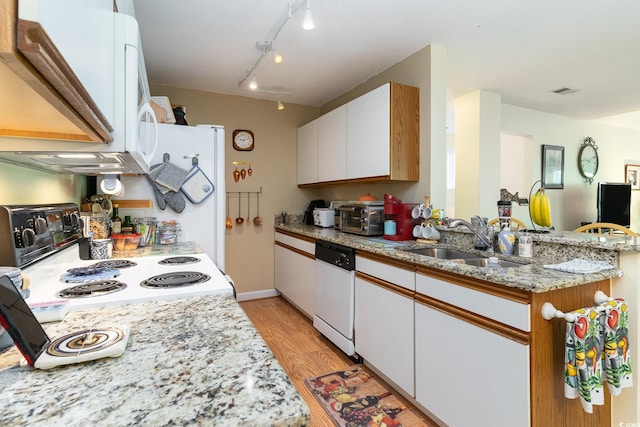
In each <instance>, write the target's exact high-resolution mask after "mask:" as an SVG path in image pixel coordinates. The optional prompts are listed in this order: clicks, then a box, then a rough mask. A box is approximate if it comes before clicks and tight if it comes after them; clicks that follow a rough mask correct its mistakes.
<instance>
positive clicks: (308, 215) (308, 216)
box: [303, 199, 327, 225]
mask: <svg viewBox="0 0 640 427" xmlns="http://www.w3.org/2000/svg"><path fill="white" fill-rule="evenodd" d="M326 207H327V203H326V202H325V201H324V200H321V199H318V200H312V201H311V202H309V206H307V210H306V211H305V213H304V218H303V222H304V223H305V224H307V225H313V210H314V209H316V208H326Z"/></svg>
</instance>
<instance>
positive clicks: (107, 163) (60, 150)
mask: <svg viewBox="0 0 640 427" xmlns="http://www.w3.org/2000/svg"><path fill="white" fill-rule="evenodd" d="M110 16H111V17H112V18H113V30H114V31H113V41H112V42H113V51H114V55H113V116H111V117H113V123H112V126H113V129H114V130H113V132H112V136H113V141H112V142H110V143H103V144H100V143H89V142H75V141H73V142H72V141H61V140H47V139H29V138H0V159H2V160H4V161H8V162H11V163H15V164H19V165H22V166H29V167H36V168H38V169H46V170H49V171H53V172H59V173H73V174H82V175H102V174H123V173H135V174H142V173H147V172H148V171H149V165H150V162H151V159H152V158H153V156H154V154H155V151H156V148H157V135H158V133H157V123H156V117H155V113H154V112H153V109H152V108H151V105H150V93H149V84H148V81H147V74H146V69H145V64H144V56H143V53H142V44H141V41H140V31H139V27H138V23H137V21H136V20H135V18H133V17H131V16H129V15H125V14H119V13H112V14H111V15H110ZM106 115H107V116H108V117H109V116H110V114H106Z"/></svg>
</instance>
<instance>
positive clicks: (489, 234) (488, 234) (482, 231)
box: [447, 215, 494, 251]
mask: <svg viewBox="0 0 640 427" xmlns="http://www.w3.org/2000/svg"><path fill="white" fill-rule="evenodd" d="M475 218H478V219H479V220H480V221H479V222H480V224H484V221H483V220H482V218H480V216H478V215H476V216H475ZM459 225H464V226H465V227H467V228H468V229H469V230H471V231H473V233H474V234H475V235H476V236H477V237H478V239H480V240H481V241H482V243H484V244H485V246H486V247H487V250H489V251H493V232H494V231H493V227H491V226H488V225H486V224H485V225H482V226H474V225H472V224H471V223H469V222H467V221H465V220H464V219H458V218H454V219H451V220H450V221H449V222H448V223H447V227H449V228H453V227H457V226H459Z"/></svg>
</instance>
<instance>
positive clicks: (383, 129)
mask: <svg viewBox="0 0 640 427" xmlns="http://www.w3.org/2000/svg"><path fill="white" fill-rule="evenodd" d="M390 86H391V85H390V84H389V83H387V84H386V85H384V86H380V87H379V88H377V89H375V90H373V91H371V92H369V93H367V94H365V95H362V96H361V97H360V98H357V99H354V100H353V101H351V102H349V103H348V104H347V117H348V123H349V125H348V127H347V140H348V141H349V145H348V146H347V178H350V179H353V178H366V177H376V176H383V175H389V174H390V169H389V168H390V163H391V145H390V144H389V134H390V129H391V122H390V120H391V119H390V100H391V91H390Z"/></svg>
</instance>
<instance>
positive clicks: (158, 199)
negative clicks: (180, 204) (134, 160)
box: [144, 174, 167, 210]
mask: <svg viewBox="0 0 640 427" xmlns="http://www.w3.org/2000/svg"><path fill="white" fill-rule="evenodd" d="M144 176H145V177H146V178H147V181H149V185H151V189H152V190H153V194H154V196H155V197H156V204H157V205H158V208H160V209H161V210H164V209H165V208H166V207H167V202H166V201H165V200H164V195H163V194H162V193H161V192H160V190H159V189H158V187H157V186H156V182H155V181H154V180H153V178H152V177H151V175H149V174H145V175H144Z"/></svg>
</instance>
